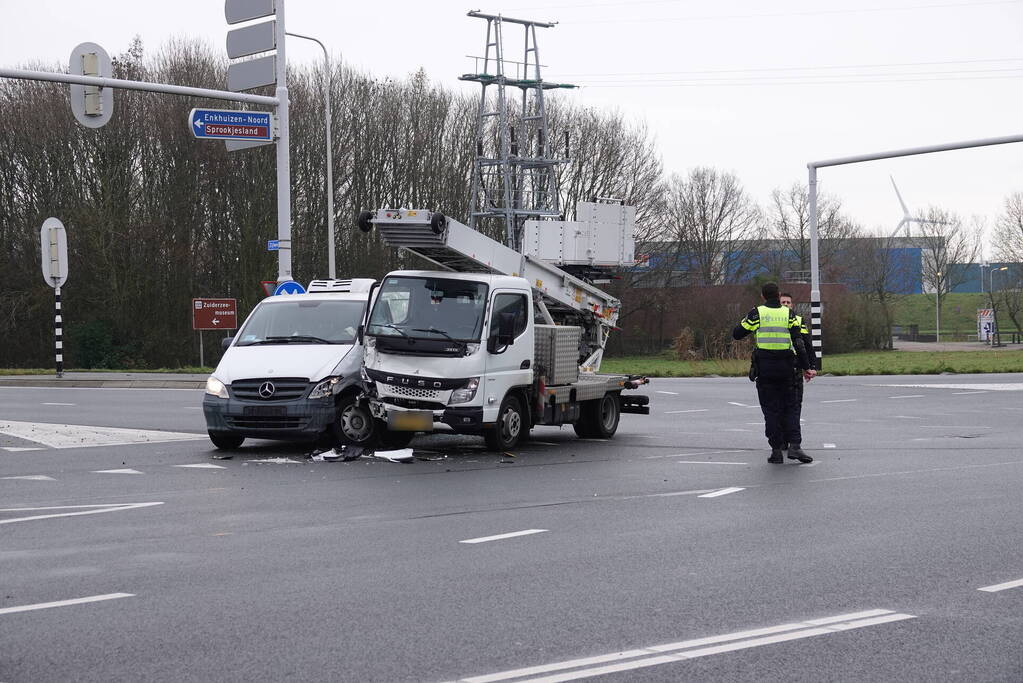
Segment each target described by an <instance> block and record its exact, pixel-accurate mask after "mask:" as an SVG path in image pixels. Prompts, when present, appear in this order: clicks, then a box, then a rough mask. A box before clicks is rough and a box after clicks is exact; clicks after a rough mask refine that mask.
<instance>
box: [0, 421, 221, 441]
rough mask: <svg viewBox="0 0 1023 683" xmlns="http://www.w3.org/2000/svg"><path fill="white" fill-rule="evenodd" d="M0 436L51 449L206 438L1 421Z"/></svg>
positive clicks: (142, 431) (176, 433)
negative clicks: (4, 435) (32, 442)
mask: <svg viewBox="0 0 1023 683" xmlns="http://www.w3.org/2000/svg"><path fill="white" fill-rule="evenodd" d="M0 434H6V435H8V436H13V437H16V438H18V439H24V440H25V441H34V442H36V443H41V444H43V445H44V446H49V447H50V448H85V447H90V446H122V445H126V444H139V443H165V442H168V441H194V440H198V439H205V438H206V437H205V435H199V434H188V433H184V432H163V431H154V430H145V429H119V428H117V427H91V426H89V425H68V424H51V423H49V422H13V421H11V420H3V421H0Z"/></svg>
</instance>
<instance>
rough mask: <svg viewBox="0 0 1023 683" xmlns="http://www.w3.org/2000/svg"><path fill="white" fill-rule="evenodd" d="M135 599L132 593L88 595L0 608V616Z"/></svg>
mask: <svg viewBox="0 0 1023 683" xmlns="http://www.w3.org/2000/svg"><path fill="white" fill-rule="evenodd" d="M131 597H135V594H134V593H107V594H105V595H90V596H89V597H87V598H75V599H73V600H57V601H56V602H37V603H36V604H34V605H19V606H17V607H4V608H0V614H14V613H16V612H31V611H33V610H37V609H50V608H51V607H68V606H69V605H83V604H85V603H87V602H101V601H103V600H117V599H118V598H131Z"/></svg>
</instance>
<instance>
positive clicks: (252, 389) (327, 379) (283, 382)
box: [203, 279, 375, 449]
mask: <svg viewBox="0 0 1023 683" xmlns="http://www.w3.org/2000/svg"><path fill="white" fill-rule="evenodd" d="M374 284H375V281H374V280H372V279H354V280H314V281H313V282H312V283H310V286H309V290H308V291H307V292H306V293H305V294H292V295H282V296H272V297H267V298H266V299H264V300H263V301H261V302H259V304H257V305H256V307H255V308H254V309H253V310H252V313H250V314H249V316H248V318H247V319H246V320H245V323H244V324H243V325H242V327H241V328H240V329H239V330H238V333H237V335H235V336H234V337H232V338H229V339H227V340H225V345H226V349H225V352H224V356H223V358H221V360H220V363H219V364H218V365H217V368H216V369H215V370H214V371H213V374H212V375H210V377H209V379H208V380H207V382H206V394H205V396H204V397H203V413H204V415H205V417H206V429H207V432H208V433H209V437H210V440H211V441H212V442H213V445H214V446H216V447H217V448H220V449H234V448H238V447H239V446H241V445H242V442H243V441H244V440H245V439H246V438H258V439H278V440H289V441H313V440H317V439H320V438H325V439H327V440H329V441H331V442H338V441H340V442H345V443H356V444H362V443H368V442H369V441H370V440H372V439H373V438H374V435H375V429H374V427H375V425H374V422H373V420H372V418H371V417H370V415H369V413H368V411H367V409H366V405H365V403H360V402H359V400H358V397H359V396H360V395H361V394H362V393H363V385H362V380H361V374H360V367H361V365H362V359H363V346H362V344H361V343H360V341H359V335H358V329H359V325H360V324H361V323H362V320H363V318H364V316H365V310H366V305H367V302H368V300H369V293H370V290H371V289H372V288H373V285H374Z"/></svg>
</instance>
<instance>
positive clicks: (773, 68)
mask: <svg viewBox="0 0 1023 683" xmlns="http://www.w3.org/2000/svg"><path fill="white" fill-rule="evenodd" d="M992 62H1023V57H1000V58H992V59H951V60H943V61H932V62H890V63H887V64H829V65H826V66H769V67H753V68H747V69H703V70H699V71H619V72H614V73H594V72H590V73H582V72H580V73H568V72H566V73H559V74H558V78H562V77H568V76H571V77H573V78H578V77H580V76H581V77H586V76H671V75H676V74H718V73H721V74H724V73H754V72H764V71H814V70H822V71H823V70H830V69H881V68H891V67H903V66H944V65H949V64H987V63H992Z"/></svg>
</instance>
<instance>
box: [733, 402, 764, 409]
mask: <svg viewBox="0 0 1023 683" xmlns="http://www.w3.org/2000/svg"><path fill="white" fill-rule="evenodd" d="M728 405H730V406H739V407H740V408H756V407H757V406H749V405H746V404H745V403H739V402H737V401H729V402H728Z"/></svg>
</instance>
